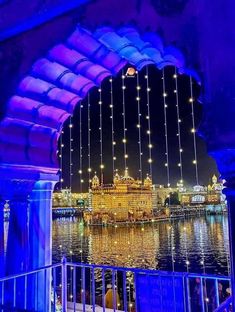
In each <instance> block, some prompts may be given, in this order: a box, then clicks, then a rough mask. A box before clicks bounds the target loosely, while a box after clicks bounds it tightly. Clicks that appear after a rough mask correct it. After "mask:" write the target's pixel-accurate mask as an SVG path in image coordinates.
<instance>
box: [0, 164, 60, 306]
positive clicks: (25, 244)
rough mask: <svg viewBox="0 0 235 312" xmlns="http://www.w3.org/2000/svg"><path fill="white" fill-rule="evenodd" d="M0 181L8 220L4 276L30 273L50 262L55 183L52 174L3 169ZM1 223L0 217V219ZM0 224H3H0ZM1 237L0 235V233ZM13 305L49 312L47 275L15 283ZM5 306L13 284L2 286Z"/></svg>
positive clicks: (42, 274)
mask: <svg viewBox="0 0 235 312" xmlns="http://www.w3.org/2000/svg"><path fill="white" fill-rule="evenodd" d="M0 171H1V168H0ZM3 173H4V174H2V175H0V176H1V178H2V179H0V198H2V201H3V199H4V200H6V199H7V200H9V205H10V218H9V229H8V237H7V246H6V261H5V274H6V275H12V274H18V273H22V272H26V271H30V270H34V269H37V268H40V267H43V266H46V265H50V264H51V261H52V237H51V230H52V228H51V227H52V192H53V188H54V185H55V183H56V182H57V180H58V177H57V175H56V174H41V173H38V172H34V171H30V172H29V171H28V170H26V171H25V172H24V170H18V171H15V172H13V170H12V171H8V174H6V171H5V170H3ZM0 222H1V218H0ZM1 224H3V222H1V223H0V226H1ZM1 234H2V233H1ZM15 289H16V296H15V297H16V298H15V303H16V307H17V308H18V309H23V308H24V300H25V298H27V309H29V310H32V311H38V312H49V311H50V301H51V293H50V289H51V272H50V271H48V272H47V273H45V272H43V273H39V274H37V276H32V277H29V278H28V279H27V294H26V295H25V279H24V278H21V279H18V280H17V283H16V287H15ZM4 300H5V305H6V306H8V307H9V308H12V307H13V305H14V303H13V282H12V281H9V282H7V283H6V284H5V296H4Z"/></svg>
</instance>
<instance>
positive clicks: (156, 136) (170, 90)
mask: <svg viewBox="0 0 235 312" xmlns="http://www.w3.org/2000/svg"><path fill="white" fill-rule="evenodd" d="M174 70H175V69H174V68H173V67H167V68H165V82H166V93H167V97H166V103H167V105H168V108H167V125H168V144H169V170H170V183H171V186H175V185H176V183H177V182H178V181H179V180H180V170H179V167H178V163H179V148H178V137H177V135H176V134H177V117H176V116H177V115H176V97H175V93H174V89H175V79H174V78H173V75H174ZM124 72H126V68H125V69H124ZM121 75H122V73H119V75H118V76H117V77H114V78H113V97H114V131H115V134H114V137H115V141H116V146H115V150H116V151H115V153H116V157H117V160H116V169H118V171H119V173H120V174H122V173H123V171H124V153H123V143H122V139H123V119H122V79H121ZM145 75H146V68H143V69H142V70H141V72H139V81H140V86H141V90H140V98H141V101H140V107H141V114H142V116H141V132H142V151H143V157H142V163H143V177H145V176H146V174H147V173H149V164H148V158H149V154H148V135H147V130H148V127H147V119H146V115H147V105H146V79H145ZM125 84H126V90H125V94H126V128H127V132H126V137H127V154H128V156H129V157H128V160H127V166H128V168H129V174H130V175H131V176H133V177H134V178H137V177H138V170H139V167H138V166H139V150H138V128H137V123H138V120H137V118H138V114H137V101H136V96H137V90H136V86H137V84H136V77H135V78H133V77H131V78H126V79H125ZM149 86H150V88H151V92H150V118H151V139H152V144H153V149H152V159H153V164H152V166H153V183H155V184H164V185H166V184H167V174H166V167H165V163H166V156H165V133H164V109H163V96H162V95H163V89H162V71H160V70H158V69H156V68H155V67H154V66H150V67H149ZM193 93H194V98H198V96H199V95H200V87H199V86H198V85H197V83H196V82H193ZM178 94H179V110H180V118H181V121H182V122H181V141H182V149H183V153H182V159H183V162H182V168H183V179H184V183H185V185H186V186H192V185H195V184H196V179H195V165H193V163H192V161H193V160H194V148H193V134H192V133H191V129H192V114H191V104H190V103H189V98H190V80H189V77H187V76H185V75H178ZM98 102H99V92H98V89H97V88H93V89H92V90H91V91H90V103H91V113H90V114H91V115H90V117H91V150H92V152H91V168H92V170H93V172H92V176H93V174H94V171H97V174H98V175H99V173H100V170H99V166H100V143H99V139H100V137H99V104H98ZM102 103H103V104H102V111H103V159H104V161H103V163H104V165H105V169H104V182H105V183H111V182H112V141H111V119H110V113H111V110H110V107H109V105H110V82H109V78H107V79H106V80H105V81H104V82H103V83H102ZM82 105H83V108H82V147H83V167H82V171H83V179H84V183H83V186H82V190H83V191H86V190H87V187H88V173H87V168H88V157H87V154H88V148H87V142H88V141H87V136H88V135H87V98H86V99H84V100H83V102H82ZM194 111H195V123H196V128H197V127H198V126H199V121H200V120H201V114H202V107H201V105H200V104H199V103H198V102H197V101H196V102H195V105H194ZM72 123H73V129H72V139H73V142H72V148H73V153H72V159H73V161H72V162H73V169H72V172H73V176H72V190H73V191H79V190H81V185H80V182H79V181H80V176H79V174H78V170H79V169H80V168H79V157H80V155H79V105H78V107H77V109H76V111H75V112H74V116H73V120H72ZM63 143H64V145H65V146H64V148H63V178H64V183H63V187H69V128H68V122H67V124H66V125H65V128H64V135H63ZM197 155H198V173H199V183H200V184H201V185H206V184H208V183H209V182H210V178H211V176H212V175H213V174H214V173H216V174H217V169H216V165H215V163H214V161H213V160H212V159H211V158H210V157H209V156H208V155H207V151H206V146H205V143H204V141H203V140H202V139H201V138H200V137H199V136H198V135H197Z"/></svg>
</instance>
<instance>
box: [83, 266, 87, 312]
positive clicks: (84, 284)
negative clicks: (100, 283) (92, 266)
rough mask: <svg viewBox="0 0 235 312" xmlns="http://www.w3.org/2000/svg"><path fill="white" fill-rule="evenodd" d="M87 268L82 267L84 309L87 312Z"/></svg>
mask: <svg viewBox="0 0 235 312" xmlns="http://www.w3.org/2000/svg"><path fill="white" fill-rule="evenodd" d="M85 273H86V271H85V267H84V266H83V267H82V309H83V312H86V280H85Z"/></svg>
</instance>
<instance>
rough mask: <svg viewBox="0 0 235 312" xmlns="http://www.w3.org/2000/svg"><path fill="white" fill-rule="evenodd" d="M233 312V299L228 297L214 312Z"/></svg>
mask: <svg viewBox="0 0 235 312" xmlns="http://www.w3.org/2000/svg"><path fill="white" fill-rule="evenodd" d="M230 311H232V297H231V296H230V297H228V299H226V300H225V301H224V302H223V303H222V304H221V305H220V306H219V307H218V308H217V309H216V310H215V311H214V312H230Z"/></svg>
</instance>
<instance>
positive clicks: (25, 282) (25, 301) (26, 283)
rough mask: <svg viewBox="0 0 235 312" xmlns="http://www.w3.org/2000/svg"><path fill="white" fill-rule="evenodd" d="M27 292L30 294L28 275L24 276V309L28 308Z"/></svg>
mask: <svg viewBox="0 0 235 312" xmlns="http://www.w3.org/2000/svg"><path fill="white" fill-rule="evenodd" d="M27 294H28V278H27V275H25V277H24V309H25V310H26V309H27Z"/></svg>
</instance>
